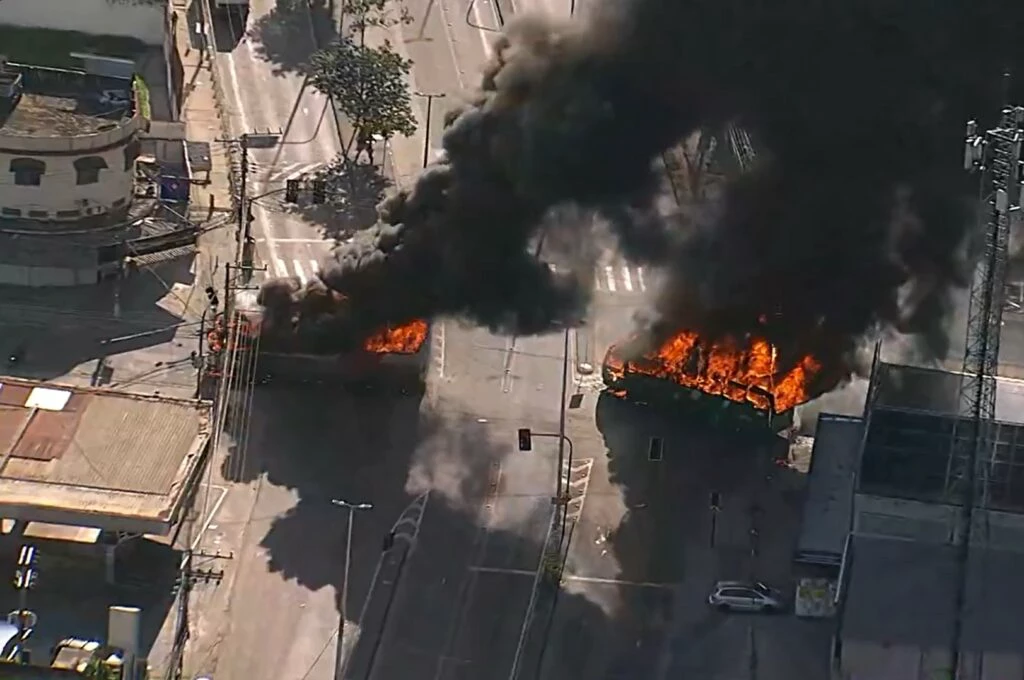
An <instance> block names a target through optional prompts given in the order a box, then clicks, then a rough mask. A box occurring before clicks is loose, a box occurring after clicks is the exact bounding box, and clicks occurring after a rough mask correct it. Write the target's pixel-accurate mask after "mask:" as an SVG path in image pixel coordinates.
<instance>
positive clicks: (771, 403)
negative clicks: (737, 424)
mask: <svg viewBox="0 0 1024 680" xmlns="http://www.w3.org/2000/svg"><path fill="white" fill-rule="evenodd" d="M776 356H777V353H776V351H775V348H774V347H772V346H771V345H770V344H769V343H768V342H767V341H765V340H760V339H756V338H755V339H752V340H751V341H750V342H749V345H748V346H747V347H746V348H743V347H740V346H738V345H737V343H734V342H718V343H714V344H711V345H710V346H708V343H706V342H704V341H702V340H701V339H700V337H698V335H697V334H696V333H690V332H687V331H684V332H682V333H679V334H678V335H676V336H675V337H673V338H670V339H669V340H668V341H667V342H665V343H664V344H663V345H662V346H661V348H660V349H658V351H656V352H652V353H649V354H647V355H645V356H643V357H642V358H640V359H636V360H632V361H623V360H622V359H621V358H619V357H618V356H617V348H615V347H613V348H612V349H611V350H610V351H609V353H608V359H607V361H606V369H607V370H608V371H609V372H610V374H611V377H613V378H614V379H615V380H620V379H622V378H623V377H625V376H626V374H628V373H639V374H643V375H649V376H652V377H656V378H664V379H667V380H672V381H674V382H676V383H679V384H680V385H683V386H684V387H689V388H694V389H699V390H700V391H702V392H704V393H706V394H715V395H721V396H722V397H725V398H726V399H729V400H731V401H735V402H741V403H742V402H747V403H750V404H752V405H753V406H754V407H756V408H758V409H760V410H763V411H767V410H774V412H775V413H782V412H784V411H788V410H789V409H791V408H793V407H795V406H799V405H800V404H802V403H804V402H806V401H809V400H810V399H811V398H812V396H813V395H812V394H810V393H809V392H808V385H809V384H810V381H811V379H812V378H814V377H815V376H816V375H817V374H818V373H819V372H820V371H821V364H820V363H819V362H818V361H816V360H815V359H814V357H811V356H806V357H804V358H803V359H801V360H800V361H799V362H798V363H797V364H796V366H794V367H793V368H791V369H790V370H789V371H787V372H786V373H785V374H781V373H780V371H779V370H778V368H777V366H776Z"/></svg>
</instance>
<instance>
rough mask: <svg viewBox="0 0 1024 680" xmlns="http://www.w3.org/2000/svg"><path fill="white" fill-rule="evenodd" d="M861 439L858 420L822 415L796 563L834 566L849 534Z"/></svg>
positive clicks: (815, 439) (816, 434)
mask: <svg viewBox="0 0 1024 680" xmlns="http://www.w3.org/2000/svg"><path fill="white" fill-rule="evenodd" d="M863 436H864V422H863V421H862V420H861V419H860V418H852V417H850V416H840V415H833V414H829V413H822V414H821V415H820V416H819V417H818V427H817V430H816V431H815V433H814V450H813V453H812V455H811V468H810V472H809V473H808V477H809V479H808V482H807V487H808V488H807V497H806V500H805V501H804V514H803V518H802V524H801V527H800V540H799V543H798V544H797V555H796V559H797V560H798V561H801V562H805V563H809V564H825V565H835V566H838V565H839V564H840V562H841V561H842V557H843V548H844V547H845V545H846V537H847V535H848V534H849V532H850V519H851V514H852V509H853V487H854V474H855V473H856V470H857V461H858V459H859V455H860V444H861V441H862V439H863Z"/></svg>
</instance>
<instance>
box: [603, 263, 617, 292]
mask: <svg viewBox="0 0 1024 680" xmlns="http://www.w3.org/2000/svg"><path fill="white" fill-rule="evenodd" d="M604 280H605V282H606V283H607V284H608V292H609V293H614V292H615V290H616V288H617V286H616V285H615V267H613V266H611V265H607V266H605V268H604Z"/></svg>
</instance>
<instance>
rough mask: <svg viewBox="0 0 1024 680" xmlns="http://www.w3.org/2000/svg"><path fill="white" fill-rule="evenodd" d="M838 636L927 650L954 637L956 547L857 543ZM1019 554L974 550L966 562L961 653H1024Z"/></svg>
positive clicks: (1023, 561)
mask: <svg viewBox="0 0 1024 680" xmlns="http://www.w3.org/2000/svg"><path fill="white" fill-rule="evenodd" d="M852 555H853V561H852V562H851V564H850V567H849V569H850V579H849V584H848V586H847V590H846V595H845V598H844V600H845V605H844V610H843V615H842V616H843V618H842V635H843V637H844V638H846V639H848V640H849V639H853V640H863V641H876V642H881V643H888V644H894V645H900V644H903V645H915V646H921V647H925V648H930V647H944V646H946V645H948V644H949V641H950V639H951V636H952V626H953V618H954V617H953V614H954V603H953V595H954V592H955V587H954V585H955V583H956V578H957V575H958V571H957V568H956V549H955V548H954V547H952V546H949V545H934V544H926V543H919V542H911V541H905V540H899V539H886V538H866V537H859V536H858V537H856V538H854V541H853V548H852ZM1022 569H1024V553H1020V552H1008V551H1001V550H994V549H991V548H989V549H983V548H978V549H976V550H974V551H973V552H972V554H971V556H970V562H969V568H968V588H967V601H966V607H965V611H966V616H965V620H964V639H965V645H964V646H965V648H966V649H967V650H969V651H987V652H1019V651H1020V650H1022V649H1024V589H1021V588H1020V573H1021V570H1022Z"/></svg>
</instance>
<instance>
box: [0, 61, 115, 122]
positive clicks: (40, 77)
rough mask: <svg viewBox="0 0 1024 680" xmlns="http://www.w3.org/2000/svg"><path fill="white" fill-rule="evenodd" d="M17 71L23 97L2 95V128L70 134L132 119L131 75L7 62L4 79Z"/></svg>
mask: <svg viewBox="0 0 1024 680" xmlns="http://www.w3.org/2000/svg"><path fill="white" fill-rule="evenodd" d="M12 75H13V78H15V79H16V78H17V77H18V76H20V84H21V90H22V93H21V96H20V97H15V98H13V99H11V98H7V97H4V98H0V131H2V132H3V133H5V134H9V135H23V136H27V137H70V136H76V135H86V134H93V133H96V132H100V131H102V130H104V129H108V128H110V127H111V126H113V125H116V124H118V123H119V122H120V121H122V120H125V119H127V118H130V117H131V116H132V114H133V111H134V107H135V103H134V95H133V92H132V83H131V81H130V80H123V79H118V78H108V77H104V76H99V75H93V74H86V73H84V72H81V71H71V70H64V69H54V68H46V67H37V66H26V65H21V64H8V65H7V66H6V70H5V80H6V79H11V77H12Z"/></svg>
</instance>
